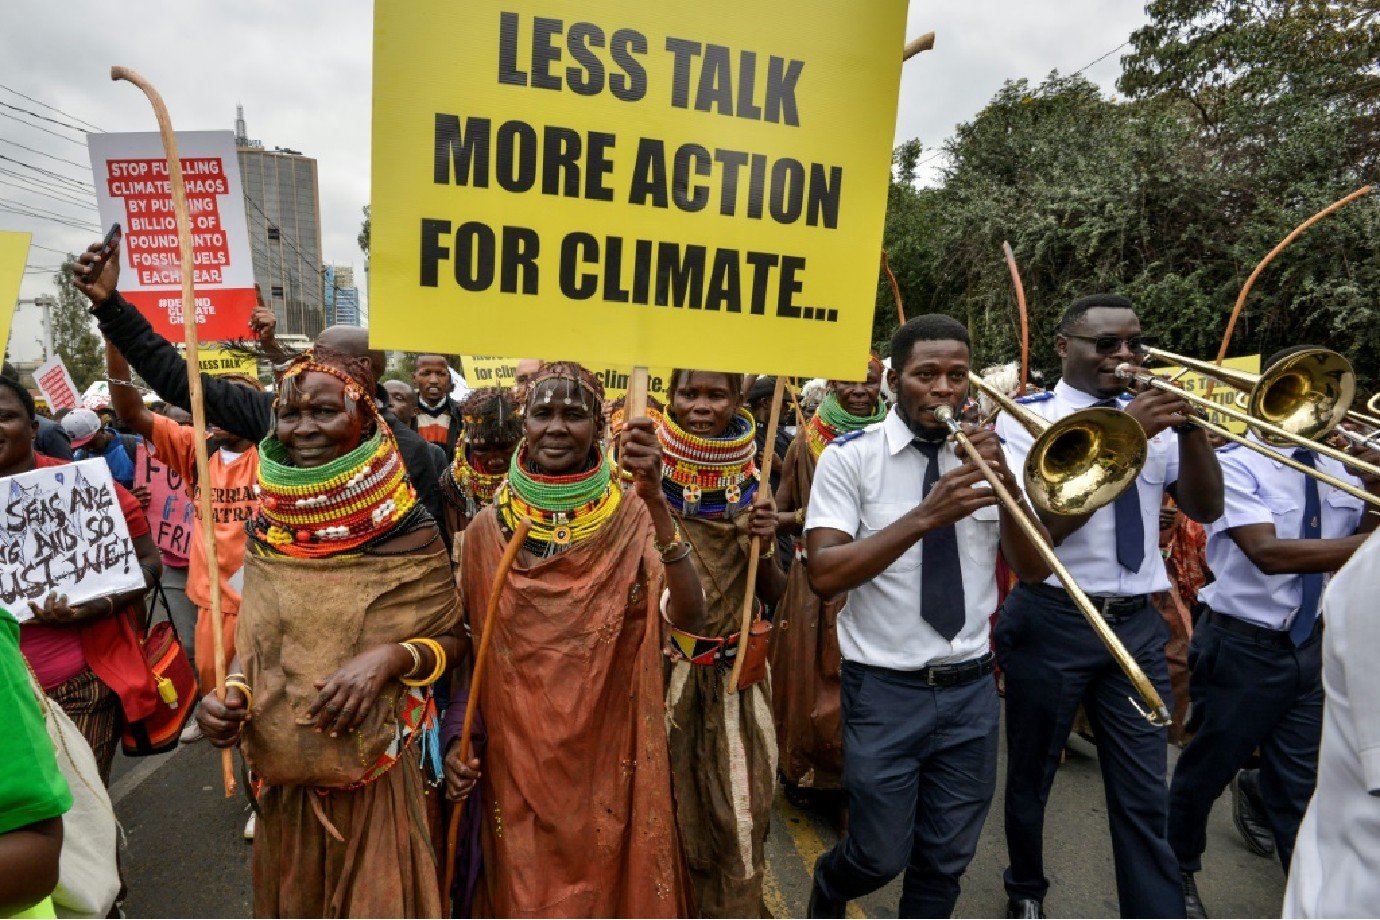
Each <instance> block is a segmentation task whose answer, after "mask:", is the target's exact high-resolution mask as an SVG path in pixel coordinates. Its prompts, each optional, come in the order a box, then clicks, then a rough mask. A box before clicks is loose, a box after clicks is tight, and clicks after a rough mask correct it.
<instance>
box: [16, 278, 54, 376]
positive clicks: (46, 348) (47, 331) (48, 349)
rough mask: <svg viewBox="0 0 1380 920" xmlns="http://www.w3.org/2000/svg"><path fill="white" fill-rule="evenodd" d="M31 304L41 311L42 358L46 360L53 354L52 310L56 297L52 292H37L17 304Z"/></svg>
mask: <svg viewBox="0 0 1380 920" xmlns="http://www.w3.org/2000/svg"><path fill="white" fill-rule="evenodd" d="M25 304H33V305H34V306H36V307H38V309H39V310H41V311H42V314H43V315H42V318H41V320H40V322H42V324H43V343H42V344H43V360H44V361H47V360H48V359H49V358H51V357H52V356H53V310H55V309H56V308H57V298H56V297H54V296H53V295H52V294H39V295H38V296H37V297H35V298H33V299H32V300H21V301H19V306H21V307H22V306H24V305H25Z"/></svg>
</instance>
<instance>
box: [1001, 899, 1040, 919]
mask: <svg viewBox="0 0 1380 920" xmlns="http://www.w3.org/2000/svg"><path fill="white" fill-rule="evenodd" d="M1044 915H1045V906H1044V904H1043V903H1041V902H1040V901H1037V900H1035V899H1034V898H1007V899H1006V916H1008V917H1020V918H1025V920H1041V918H1042V917H1044Z"/></svg>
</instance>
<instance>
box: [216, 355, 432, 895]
mask: <svg viewBox="0 0 1380 920" xmlns="http://www.w3.org/2000/svg"><path fill="white" fill-rule="evenodd" d="M373 393H374V378H373V372H372V369H371V367H370V365H369V361H368V358H367V357H352V356H347V355H343V354H338V353H331V352H327V351H326V350H325V349H323V348H321V347H319V346H318V348H317V349H316V351H315V352H314V353H313V352H307V353H306V354H305V355H302V356H301V357H299V358H298V359H296V360H295V361H294V362H293V363H292V364H291V365H290V366H289V367H288V369H287V371H286V372H285V373H284V375H283V379H282V382H281V387H280V390H279V394H278V398H277V401H276V403H275V405H274V414H275V425H274V431H273V433H272V434H270V435H269V436H268V437H267V438H265V439H264V441H263V442H262V444H260V446H259V457H260V463H259V483H258V484H259V492H260V498H261V504H260V509H259V512H258V514H257V515H256V516H255V517H254V518H253V519H252V520H251V521H250V522H249V526H248V529H249V544H248V546H247V548H246V552H245V574H244V592H243V596H244V600H243V604H242V606H241V608H240V616H239V621H238V623H237V626H236V637H235V638H236V647H237V649H238V660H237V662H236V667H234V668H233V670H235V671H236V673H234V674H231V675H230V676H229V677H228V678H227V680H226V682H225V686H226V698H225V700H224V702H222V701H220V700H219V699H217V698H216V697H215V696H208V697H207V698H206V700H205V701H204V702H203V703H202V707H201V709H200V710H199V712H198V716H197V718H198V719H199V720H200V722H201V726H202V729H203V731H204V732H205V734H206V736H207V738H209V739H210V740H211V742H212V744H215V745H216V746H218V747H227V746H230V745H234V744H239V745H240V746H241V748H242V752H243V754H244V757H245V760H246V762H247V763H248V764H249V766H250V768H251V769H253V771H254V772H255V774H256V777H257V779H258V784H259V785H260V788H259V791H258V795H257V798H258V810H259V821H258V826H257V829H256V833H255V836H254V855H253V870H254V896H253V905H254V914H255V916H259V917H267V916H275V917H339V916H382V917H440V916H442V911H443V908H442V904H441V897H440V886H439V885H438V884H437V883H436V860H435V856H434V855H433V851H432V844H431V839H430V836H429V834H428V832H427V826H426V823H425V819H424V818H423V815H424V814H425V810H426V808H425V804H424V794H425V793H424V787H423V781H424V780H423V773H422V767H421V757H422V755H421V753H420V752H421V750H422V749H423V748H425V747H426V740H425V739H426V736H427V734H428V733H429V732H430V731H431V730H433V729H434V723H435V721H436V712H435V706H434V703H433V701H432V699H431V695H430V690H429V687H430V684H431V683H433V682H434V681H435V680H436V678H438V677H439V676H440V675H441V674H442V673H443V672H444V671H445V669H446V662H447V659H448V658H452V657H454V655H455V652H456V651H457V647H458V642H457V641H456V639H455V637H454V626H455V623H456V619H457V616H458V605H457V602H456V597H455V590H454V584H453V582H452V580H451V574H450V565H449V561H448V559H447V557H446V552H445V548H444V546H443V544H442V542H441V540H440V532H439V531H438V529H437V527H436V524H435V522H434V521H433V520H432V519H431V516H430V514H428V513H427V512H426V510H425V508H424V507H423V506H421V505H420V504H418V502H417V495H416V491H415V490H414V489H413V487H412V484H411V483H410V482H409V481H408V479H407V476H406V473H405V471H404V469H403V465H402V458H401V456H400V454H399V453H398V446H397V443H396V442H395V441H394V439H393V435H392V432H391V431H390V429H389V427H388V425H387V424H386V423H385V422H384V421H383V420H382V418H381V417H380V415H379V410H378V408H377V407H376V405H375V402H374V399H373ZM304 600H305V601H306V602H305V603H304ZM239 666H242V667H243V670H242V671H241V670H240V669H239Z"/></svg>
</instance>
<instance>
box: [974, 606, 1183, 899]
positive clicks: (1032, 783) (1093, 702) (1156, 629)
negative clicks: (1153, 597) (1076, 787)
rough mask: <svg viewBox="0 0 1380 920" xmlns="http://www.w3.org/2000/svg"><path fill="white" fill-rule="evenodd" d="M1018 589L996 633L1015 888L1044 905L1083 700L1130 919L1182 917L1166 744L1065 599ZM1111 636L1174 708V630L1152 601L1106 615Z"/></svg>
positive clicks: (1009, 879)
mask: <svg viewBox="0 0 1380 920" xmlns="http://www.w3.org/2000/svg"><path fill="white" fill-rule="evenodd" d="M1051 594H1052V592H1049V591H1048V590H1047V589H1043V588H1040V589H1035V590H1032V589H1031V588H1030V587H1028V586H1025V585H1019V586H1017V587H1016V589H1015V590H1014V591H1012V592H1011V595H1010V596H1009V597H1008V598H1007V600H1006V605H1005V606H1004V607H1003V608H1002V612H1001V616H999V617H998V618H997V628H996V632H995V639H996V647H997V658H998V660H999V661H1000V662H1001V666H1002V671H1003V672H1004V673H1005V675H1006V757H1007V766H1006V848H1007V854H1008V856H1009V857H1010V859H1011V865H1010V866H1009V867H1008V868H1007V870H1006V891H1007V894H1008V895H1009V896H1010V897H1013V898H1034V899H1036V900H1043V899H1044V897H1045V895H1046V894H1047V893H1048V891H1049V879H1048V878H1046V877H1045V871H1044V829H1045V806H1046V804H1048V802H1049V790H1050V788H1051V787H1052V786H1053V784H1054V773H1055V771H1056V770H1057V769H1058V766H1059V757H1060V754H1061V753H1062V751H1063V748H1064V745H1065V743H1066V742H1067V740H1068V736H1069V730H1070V727H1071V726H1072V724H1073V718H1074V715H1075V714H1076V713H1077V711H1078V706H1079V704H1080V703H1081V704H1082V705H1083V707H1084V710H1085V711H1086V712H1087V714H1088V719H1089V721H1091V722H1092V726H1093V732H1094V733H1095V735H1096V737H1097V759H1098V764H1099V766H1100V767H1101V768H1102V784H1103V787H1104V791H1105V794H1106V797H1107V819H1108V823H1109V824H1110V825H1111V835H1112V856H1113V859H1114V860H1115V864H1116V887H1117V898H1118V901H1119V903H1120V907H1121V916H1123V917H1182V916H1183V915H1184V901H1183V894H1182V892H1181V891H1180V889H1179V866H1178V861H1177V860H1175V858H1174V853H1173V851H1172V850H1171V849H1170V847H1169V842H1168V840H1167V838H1166V824H1167V820H1166V814H1167V810H1168V798H1169V796H1168V789H1167V787H1166V775H1167V771H1168V751H1167V744H1168V737H1167V734H1166V730H1165V729H1163V728H1156V727H1155V726H1153V725H1151V724H1150V723H1149V722H1148V721H1147V720H1146V719H1145V718H1144V717H1143V716H1142V715H1140V713H1138V712H1137V711H1136V709H1135V708H1134V707H1133V706H1132V705H1131V702H1130V700H1129V699H1128V697H1129V698H1133V699H1136V698H1137V697H1136V691H1135V688H1134V687H1133V686H1132V684H1131V682H1130V680H1128V679H1127V677H1126V675H1124V674H1123V673H1122V672H1121V669H1120V668H1118V667H1117V665H1116V662H1115V661H1114V660H1113V658H1112V656H1111V654H1109V653H1108V652H1107V649H1106V648H1105V647H1104V646H1103V645H1102V642H1101V640H1099V639H1098V638H1097V635H1096V633H1094V632H1093V630H1092V628H1091V627H1090V626H1089V625H1088V623H1087V621H1086V620H1085V619H1084V618H1083V615H1082V614H1081V613H1079V612H1078V608H1077V607H1075V606H1074V605H1073V602H1072V601H1070V600H1068V598H1067V596H1066V595H1063V593H1062V592H1060V593H1059V595H1058V596H1051ZM1108 622H1109V623H1110V624H1111V626H1112V630H1113V631H1114V632H1115V633H1116V634H1117V636H1118V638H1120V639H1121V642H1122V644H1123V645H1125V646H1126V649H1127V651H1129V652H1130V653H1131V655H1132V657H1134V658H1135V659H1136V661H1137V662H1138V663H1139V664H1140V666H1141V668H1142V669H1143V670H1144V671H1145V673H1146V675H1147V676H1148V677H1149V678H1150V680H1151V682H1152V683H1153V684H1154V685H1155V689H1157V690H1158V691H1159V693H1160V695H1161V696H1162V697H1163V698H1164V699H1165V701H1166V702H1168V701H1169V700H1171V699H1172V694H1171V692H1170V687H1169V669H1168V666H1167V665H1166V664H1165V658H1164V644H1165V642H1166V641H1167V640H1168V638H1169V631H1168V629H1167V627H1166V626H1165V624H1164V620H1163V619H1161V618H1160V616H1159V614H1157V613H1156V612H1155V610H1154V608H1153V607H1151V606H1150V603H1149V600H1148V599H1147V600H1146V602H1145V603H1144V605H1143V606H1142V607H1141V608H1140V609H1138V610H1136V611H1135V612H1132V613H1128V614H1126V615H1124V616H1121V617H1109V618H1108Z"/></svg>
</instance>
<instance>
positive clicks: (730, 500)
mask: <svg viewBox="0 0 1380 920" xmlns="http://www.w3.org/2000/svg"><path fill="white" fill-rule="evenodd" d="M756 431H757V424H756V422H754V421H753V418H752V416H751V415H750V414H749V413H748V412H747V411H746V410H743V409H740V410H738V414H737V415H735V416H734V417H733V420H732V421H730V422H729V425H728V429H727V430H726V431H725V432H724V433H723V435H722V436H720V437H718V438H712V439H711V438H701V437H698V436H696V435H693V434H691V433H690V432H688V431H686V430H685V429H684V428H681V427H680V425H678V424H676V421H675V419H673V418H672V417H671V413H669V412H667V413H666V414H665V415H663V416H662V417H661V418H660V419H658V420H657V436H658V437H659V438H660V439H661V452H662V460H663V462H662V466H661V488H662V491H663V492H664V493H665V494H666V500H667V501H668V502H670V504H671V508H672V510H674V511H676V512H677V513H679V514H681V515H684V516H686V517H702V518H727V519H730V520H731V519H733V518H735V517H737V516H738V513H739V512H740V511H742V510H744V509H746V508H747V507H749V506H750V505H751V504H752V499H753V496H754V495H756V494H757V464H756V463H755V462H754V460H753V457H754V456H755V455H756V453H757V444H756V442H755V440H754V438H753V436H754V435H755V434H756Z"/></svg>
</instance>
